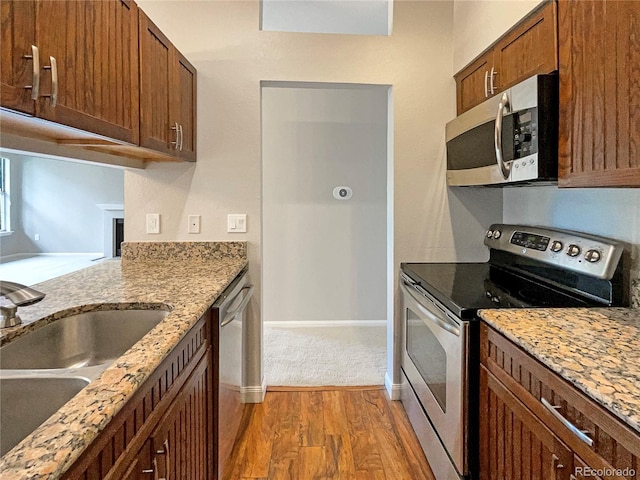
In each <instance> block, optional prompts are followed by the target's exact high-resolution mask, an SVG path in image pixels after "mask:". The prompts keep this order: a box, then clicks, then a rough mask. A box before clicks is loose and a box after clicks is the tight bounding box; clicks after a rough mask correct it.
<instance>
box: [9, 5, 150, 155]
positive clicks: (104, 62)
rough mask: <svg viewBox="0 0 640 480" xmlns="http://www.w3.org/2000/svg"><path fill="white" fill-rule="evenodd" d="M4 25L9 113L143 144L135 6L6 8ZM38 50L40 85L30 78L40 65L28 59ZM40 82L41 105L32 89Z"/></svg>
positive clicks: (38, 96) (39, 99) (23, 6)
mask: <svg viewBox="0 0 640 480" xmlns="http://www.w3.org/2000/svg"><path fill="white" fill-rule="evenodd" d="M2 23H3V28H2V31H3V33H2V40H3V45H2V67H3V68H2V70H3V74H2V77H3V81H2V106H3V107H6V108H10V109H15V110H19V111H22V112H26V113H30V114H32V115H35V116H37V117H39V118H42V119H45V120H50V121H53V122H55V123H56V124H61V125H65V126H68V127H73V128H77V129H79V130H83V131H87V132H91V133H94V134H97V135H100V136H104V137H108V138H111V139H115V140H119V141H122V142H126V143H129V144H134V145H137V144H138V136H139V125H140V122H139V116H138V28H137V26H138V9H137V6H136V4H135V3H134V2H133V1H131V0H109V1H100V0H86V1H82V2H75V1H73V2H71V1H64V0H59V1H54V0H36V1H31V0H17V1H3V2H2ZM5 41H6V43H5ZM31 45H34V46H35V47H37V49H38V54H39V62H37V63H38V65H37V66H36V68H37V71H38V73H39V82H34V81H33V74H32V73H31V72H30V69H31V68H32V67H33V65H34V61H35V60H34V59H33V58H30V59H26V58H25V55H31V56H32V57H33V55H32V52H31V51H30V50H31ZM5 66H6V67H7V70H6V72H5ZM32 83H37V86H38V87H39V88H38V90H39V91H38V95H37V99H35V100H34V99H32V98H31V96H30V94H31V93H32V92H33V89H25V87H24V86H25V85H31V84H32Z"/></svg>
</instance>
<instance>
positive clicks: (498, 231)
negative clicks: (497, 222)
mask: <svg viewBox="0 0 640 480" xmlns="http://www.w3.org/2000/svg"><path fill="white" fill-rule="evenodd" d="M501 236H502V232H501V231H500V230H494V231H493V238H495V239H496V240H497V239H499V238H500V237H501Z"/></svg>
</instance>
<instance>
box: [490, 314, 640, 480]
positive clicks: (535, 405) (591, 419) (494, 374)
mask: <svg viewBox="0 0 640 480" xmlns="http://www.w3.org/2000/svg"><path fill="white" fill-rule="evenodd" d="M480 338H481V343H480V361H481V369H482V371H483V373H482V376H481V385H480V407H481V410H480V418H481V422H480V445H481V448H480V457H481V459H480V465H481V467H480V468H481V471H482V472H481V478H483V479H493V478H501V479H505V480H511V479H512V480H520V479H522V478H541V479H546V478H556V477H546V476H544V475H543V476H537V477H536V476H534V477H529V476H528V475H531V474H532V473H534V472H536V471H537V470H536V468H537V467H536V468H533V467H529V466H528V465H530V464H529V463H527V462H528V458H529V457H528V455H529V454H528V453H527V452H528V451H530V443H523V438H525V436H523V434H522V432H523V431H524V430H523V428H524V427H522V426H520V424H522V425H524V424H527V425H529V426H528V427H527V428H528V429H529V430H531V429H532V428H534V427H533V426H532V425H534V424H535V425H538V426H537V427H535V428H534V431H535V432H542V433H538V434H537V435H538V437H539V440H540V441H542V439H543V438H545V437H544V436H545V435H547V433H545V431H546V430H548V431H550V432H551V433H552V434H553V436H554V438H555V439H556V440H558V441H560V442H561V443H562V444H563V445H565V446H566V447H567V448H569V450H570V453H571V455H572V458H569V459H567V458H565V457H564V456H563V455H564V451H563V450H562V449H560V450H559V451H560V453H562V455H560V454H558V452H555V451H554V453H555V455H556V456H557V457H558V458H559V459H560V460H559V462H560V464H562V465H571V468H570V469H558V472H557V473H556V474H557V475H558V477H557V478H568V479H570V480H575V479H578V478H598V477H597V475H596V472H600V471H601V472H609V473H607V475H603V476H602V478H603V479H606V480H612V479H615V480H640V435H639V434H638V433H637V432H635V431H633V430H632V429H631V428H629V427H628V426H627V425H625V424H623V423H622V422H621V421H620V420H619V419H617V418H615V417H614V416H613V415H612V414H611V413H609V412H608V411H606V410H605V409H604V408H603V407H601V406H600V405H598V404H596V403H595V402H594V401H593V400H591V399H590V398H588V397H587V396H586V395H585V394H584V393H582V392H580V391H579V390H577V389H576V388H575V387H573V386H572V385H570V384H569V383H568V382H566V381H565V380H564V379H562V378H561V377H559V376H558V375H557V374H555V373H554V372H552V371H551V370H550V369H549V368H547V367H546V366H544V365H543V364H542V363H540V362H539V361H537V360H536V359H534V358H533V357H531V356H530V355H529V354H527V353H526V352H524V351H523V350H521V349H520V348H519V347H518V346H516V345H515V344H513V343H512V342H511V341H510V340H508V339H507V338H505V337H504V336H502V335H501V334H500V333H498V332H497V331H495V330H493V329H492V328H491V327H489V326H488V325H486V324H485V323H482V324H481V327H480ZM483 378H484V380H483ZM505 391H506V392H508V394H509V395H510V396H511V397H513V398H511V403H509V404H507V403H506V402H507V400H505V399H506V398H507V394H506V393H505ZM496 396H498V397H504V398H505V399H503V400H500V399H499V398H498V399H496ZM543 399H544V401H546V402H547V403H548V404H549V405H550V407H546V406H545V405H544V401H543ZM496 402H503V403H504V404H505V405H504V406H500V404H499V403H496ZM513 402H518V405H516V406H515V407H514V406H513ZM507 405H508V406H509V407H508V408H507ZM550 408H553V410H554V411H555V412H556V413H557V414H559V415H560V416H561V417H563V418H564V421H565V422H568V423H569V424H572V425H573V426H575V428H576V429H577V430H580V431H582V432H584V434H586V437H585V438H588V439H590V440H591V441H592V445H589V444H588V443H586V442H585V440H583V439H581V438H580V437H578V436H577V435H576V434H575V433H574V432H573V431H572V430H570V429H569V428H567V426H566V423H563V422H562V421H561V420H559V419H558V417H557V416H556V415H554V414H553V413H551V410H550ZM507 410H509V411H508V412H507ZM516 425H518V426H517V427H516ZM514 432H515V433H514ZM526 438H527V439H529V438H530V434H529V433H528V434H527V436H526ZM496 439H497V440H496ZM508 439H511V440H508ZM554 441H555V440H554ZM527 442H530V440H527ZM545 444H546V445H547V448H551V447H550V446H551V441H550V440H549V439H548V438H547V440H546V441H545ZM518 452H520V454H521V457H520V459H521V462H520V466H518V465H517V461H516V460H512V461H513V467H510V468H512V469H511V470H507V467H506V465H507V464H506V463H504V462H505V461H507V460H504V459H513V458H517V456H518ZM536 452H537V450H536ZM514 455H515V457H514ZM536 455H537V453H536ZM536 458H538V457H536ZM543 464H544V462H543ZM501 465H505V466H503V467H501ZM513 468H515V469H516V470H513ZM496 469H497V470H498V471H503V472H507V473H505V474H504V475H503V476H495V474H494V473H493V472H494V471H496ZM513 472H515V473H513ZM612 472H614V473H612ZM594 475H596V476H594Z"/></svg>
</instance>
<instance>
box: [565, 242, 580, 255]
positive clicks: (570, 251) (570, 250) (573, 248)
mask: <svg viewBox="0 0 640 480" xmlns="http://www.w3.org/2000/svg"><path fill="white" fill-rule="evenodd" d="M567 255H569V256H570V257H577V256H578V255H580V247H579V246H578V245H574V244H571V245H569V246H568V247H567Z"/></svg>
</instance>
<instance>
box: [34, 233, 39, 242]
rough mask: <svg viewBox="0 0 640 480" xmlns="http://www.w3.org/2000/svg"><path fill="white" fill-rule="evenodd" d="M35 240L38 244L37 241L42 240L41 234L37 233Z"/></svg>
mask: <svg viewBox="0 0 640 480" xmlns="http://www.w3.org/2000/svg"><path fill="white" fill-rule="evenodd" d="M33 239H34V240H35V241H36V242H37V241H39V240H40V234H39V233H36V234H35V235H34V236H33Z"/></svg>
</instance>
